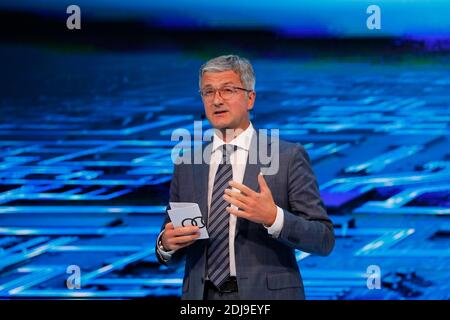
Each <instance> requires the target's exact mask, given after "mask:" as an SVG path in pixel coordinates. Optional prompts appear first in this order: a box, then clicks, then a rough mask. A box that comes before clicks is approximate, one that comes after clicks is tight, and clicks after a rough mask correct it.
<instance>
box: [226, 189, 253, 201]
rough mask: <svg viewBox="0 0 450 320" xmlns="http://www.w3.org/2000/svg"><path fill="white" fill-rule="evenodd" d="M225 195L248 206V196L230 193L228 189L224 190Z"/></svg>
mask: <svg viewBox="0 0 450 320" xmlns="http://www.w3.org/2000/svg"><path fill="white" fill-rule="evenodd" d="M225 194H227V195H228V196H230V197H232V198H234V199H237V200H239V201H241V202H243V203H245V204H248V196H246V195H244V194H242V193H240V192H235V191H231V190H230V189H225Z"/></svg>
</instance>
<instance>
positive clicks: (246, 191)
mask: <svg viewBox="0 0 450 320" xmlns="http://www.w3.org/2000/svg"><path fill="white" fill-rule="evenodd" d="M229 184H230V186H232V187H233V188H236V189H238V190H240V191H241V192H243V193H244V194H246V195H248V196H252V195H255V194H256V192H255V191H253V190H252V189H250V188H249V187H247V186H246V185H243V184H242V183H239V182H236V181H230V182H229Z"/></svg>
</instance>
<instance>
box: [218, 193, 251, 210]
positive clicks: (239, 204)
mask: <svg viewBox="0 0 450 320" xmlns="http://www.w3.org/2000/svg"><path fill="white" fill-rule="evenodd" d="M223 198H224V199H225V201H227V202H229V203H231V204H233V205H235V206H236V207H238V208H241V209H244V210H245V209H247V205H246V204H245V203H243V202H242V201H239V200H237V199H234V198H232V197H230V196H228V195H226V194H225V195H224V196H223Z"/></svg>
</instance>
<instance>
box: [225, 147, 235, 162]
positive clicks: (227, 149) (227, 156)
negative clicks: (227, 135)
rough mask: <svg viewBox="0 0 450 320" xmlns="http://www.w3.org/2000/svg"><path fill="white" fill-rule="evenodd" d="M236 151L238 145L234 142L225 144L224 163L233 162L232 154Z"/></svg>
mask: <svg viewBox="0 0 450 320" xmlns="http://www.w3.org/2000/svg"><path fill="white" fill-rule="evenodd" d="M234 151H236V146H235V145H233V144H228V143H226V144H224V145H223V149H222V163H231V160H230V157H231V154H232V153H233V152H234Z"/></svg>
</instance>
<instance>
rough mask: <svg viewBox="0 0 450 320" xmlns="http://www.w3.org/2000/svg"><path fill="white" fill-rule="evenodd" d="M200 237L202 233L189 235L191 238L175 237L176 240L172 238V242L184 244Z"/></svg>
mask: <svg viewBox="0 0 450 320" xmlns="http://www.w3.org/2000/svg"><path fill="white" fill-rule="evenodd" d="M198 237H200V233H196V234H193V235H189V236H180V237H174V238H172V241H171V242H172V243H173V244H184V243H186V242H190V241H193V240H196V239H197V238H198Z"/></svg>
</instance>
